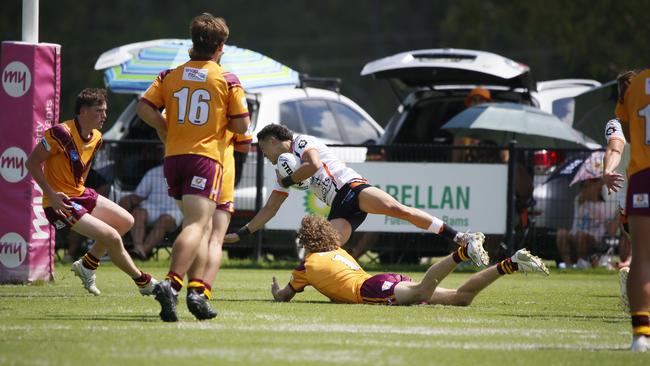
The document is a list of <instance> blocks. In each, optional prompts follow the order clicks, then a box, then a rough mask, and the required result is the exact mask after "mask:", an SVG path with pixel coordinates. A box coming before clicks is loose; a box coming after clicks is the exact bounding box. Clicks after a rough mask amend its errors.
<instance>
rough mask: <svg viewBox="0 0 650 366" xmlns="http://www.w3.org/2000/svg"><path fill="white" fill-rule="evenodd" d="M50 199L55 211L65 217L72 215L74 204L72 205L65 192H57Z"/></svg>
mask: <svg viewBox="0 0 650 366" xmlns="http://www.w3.org/2000/svg"><path fill="white" fill-rule="evenodd" d="M50 201H51V204H52V209H53V210H54V212H56V213H57V214H58V215H61V216H63V217H68V216H70V210H72V205H70V198H69V197H68V196H67V195H66V194H65V193H63V192H56V193H55V194H54V196H52V197H50Z"/></svg>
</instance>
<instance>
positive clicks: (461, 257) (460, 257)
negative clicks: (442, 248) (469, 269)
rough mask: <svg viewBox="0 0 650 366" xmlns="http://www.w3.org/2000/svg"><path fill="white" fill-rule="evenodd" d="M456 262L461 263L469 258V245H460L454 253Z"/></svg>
mask: <svg viewBox="0 0 650 366" xmlns="http://www.w3.org/2000/svg"><path fill="white" fill-rule="evenodd" d="M452 257H453V258H454V262H456V263H460V262H465V261H468V260H469V255H467V247H458V249H456V251H455V252H454V254H452Z"/></svg>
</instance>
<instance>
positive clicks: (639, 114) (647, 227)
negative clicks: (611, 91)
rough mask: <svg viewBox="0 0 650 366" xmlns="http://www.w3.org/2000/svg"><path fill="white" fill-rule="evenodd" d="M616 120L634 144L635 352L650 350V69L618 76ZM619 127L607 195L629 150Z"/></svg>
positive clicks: (613, 137)
mask: <svg viewBox="0 0 650 366" xmlns="http://www.w3.org/2000/svg"><path fill="white" fill-rule="evenodd" d="M617 79H618V102H617V104H616V117H617V118H618V119H619V120H620V122H621V123H622V124H623V126H625V127H626V129H627V132H628V133H626V135H627V136H628V137H629V139H628V140H629V142H630V162H629V163H628V167H627V176H628V185H627V195H626V199H625V210H626V212H627V217H628V224H629V229H630V236H631V242H632V263H631V264H630V272H629V278H628V281H627V294H628V297H629V301H630V315H631V317H632V334H633V337H632V345H631V347H630V348H631V350H632V351H641V352H644V351H647V350H648V348H650V318H649V315H650V313H649V312H648V308H649V307H650V69H643V70H634V71H627V72H624V73H621V74H620V75H619V76H618V78H617ZM621 130H622V126H621V125H620V124H618V125H616V124H612V121H610V123H608V125H607V130H606V135H607V139H608V144H607V152H606V153H605V172H604V174H603V178H604V180H605V184H606V185H607V188H608V190H609V191H610V192H611V191H618V189H619V188H621V185H620V182H621V181H622V180H623V177H622V176H621V175H620V174H618V173H616V172H615V171H614V169H616V168H617V167H618V164H619V163H620V159H621V153H622V152H623V147H624V145H625V137H624V135H623V133H622V131H621Z"/></svg>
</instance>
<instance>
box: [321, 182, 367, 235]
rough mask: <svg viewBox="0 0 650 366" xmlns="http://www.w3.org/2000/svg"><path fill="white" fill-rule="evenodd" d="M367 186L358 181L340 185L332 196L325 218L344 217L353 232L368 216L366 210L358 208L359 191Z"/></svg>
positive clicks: (329, 219)
mask: <svg viewBox="0 0 650 366" xmlns="http://www.w3.org/2000/svg"><path fill="white" fill-rule="evenodd" d="M351 185H352V186H351ZM368 187H370V185H369V184H366V183H359V182H352V183H347V184H346V185H344V186H343V187H341V189H339V191H338V193H337V194H336V196H334V201H333V202H332V208H331V209H330V214H329V216H328V217H327V220H328V221H332V220H334V219H345V220H347V221H348V222H349V223H350V225H351V226H352V232H354V231H355V230H356V229H357V228H358V227H359V225H361V224H362V223H363V221H364V220H365V219H366V217H367V216H368V213H367V212H363V211H361V209H360V208H359V192H361V191H363V190H364V189H366V188H368Z"/></svg>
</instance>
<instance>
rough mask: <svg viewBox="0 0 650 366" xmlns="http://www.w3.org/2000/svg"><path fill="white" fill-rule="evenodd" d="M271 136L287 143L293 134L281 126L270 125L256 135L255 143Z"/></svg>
mask: <svg viewBox="0 0 650 366" xmlns="http://www.w3.org/2000/svg"><path fill="white" fill-rule="evenodd" d="M271 136H273V137H275V138H276V139H278V140H280V141H287V140H291V139H292V138H293V132H291V130H290V129H288V128H287V127H285V126H283V125H276V124H270V125H267V126H266V127H264V128H263V129H262V130H260V132H258V133H257V141H262V140H264V139H266V138H267V137H271Z"/></svg>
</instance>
